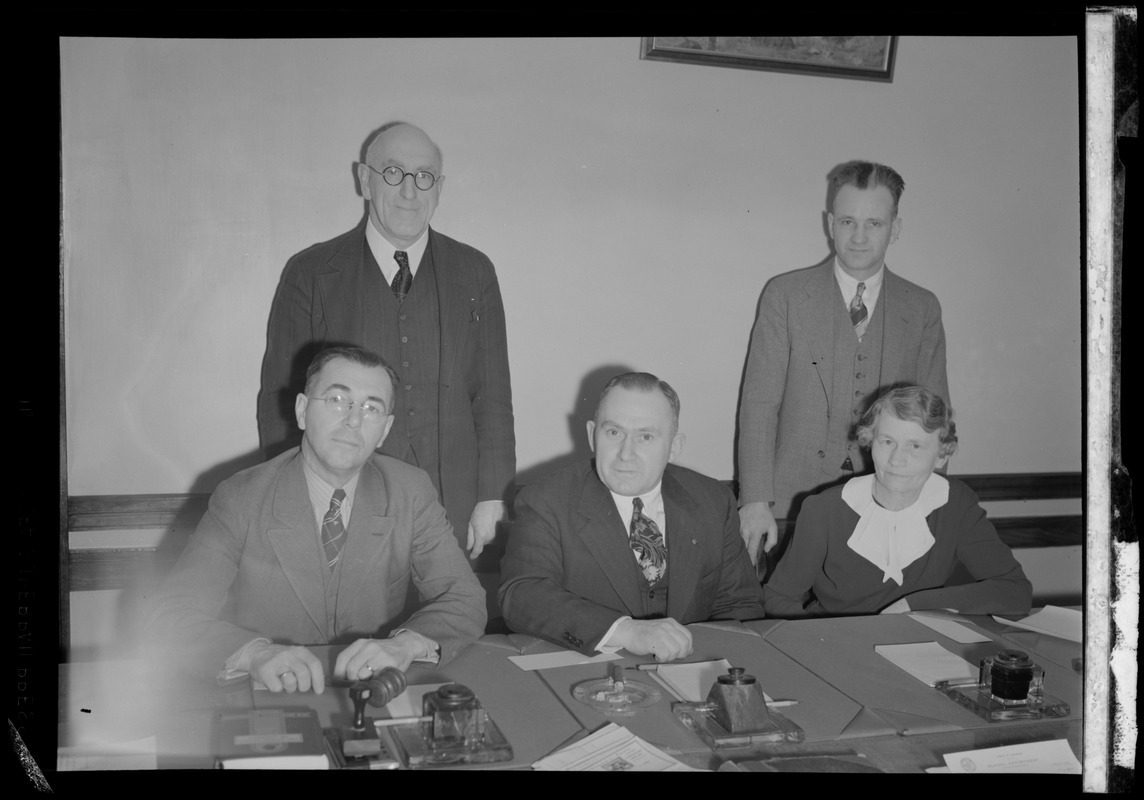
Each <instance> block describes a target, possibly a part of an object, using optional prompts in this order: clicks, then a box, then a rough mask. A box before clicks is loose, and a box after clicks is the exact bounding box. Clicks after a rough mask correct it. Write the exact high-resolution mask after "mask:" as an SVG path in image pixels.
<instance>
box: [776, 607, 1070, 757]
mask: <svg viewBox="0 0 1144 800" xmlns="http://www.w3.org/2000/svg"><path fill="white" fill-rule="evenodd" d="M962 621H963V622H964V623H965V624H970V623H968V622H966V621H964V620H962ZM767 622H768V623H770V624H769V625H768V626H767V629H766V630H765V631H764V633H763V637H764V638H765V639H766V641H767V642H769V643H770V644H772V645H774V646H775V647H776V648H778V649H779V650H780V651H782V652H783V653H785V654H786V655H788V656H789V657H790V658H792V659H794V661H796V662H798V664H800V665H801V666H802V667H804V668H805V669H806V670H807V671H809V672H811V673H812V674H814V675H815V676H817V677H818V678H819V679H821V680H823V681H825V682H826V683H828V684H830V685H831V686H833V687H835V688H836V689H838V690H839V691H841V692H842V693H843V694H844V695H846V696H847V697H848V698H850V699H852V700H854V701H855V702H857V703H858V704H860V705H861V706H863V707H864V708H865V709H866V710H867V711H868V712H870V713H872V714H874V715H876V716H877V717H878V718H880V719H882V720H885V722H887V723H888V724H890V725H892V726H893V728H894V729H895V730H896V731H897V732H898V733H900V734H903V735H909V734H923V733H937V732H941V731H952V730H959V729H963V728H979V727H985V726H988V725H990V724H991V723H989V722H986V721H985V720H983V719H981V718H980V717H978V716H977V715H975V714H973V713H972V712H971V711H969V710H967V709H964V708H962V707H961V706H959V705H957V704H956V703H954V702H953V701H951V700H950V699H949V698H947V697H945V696H944V695H942V694H941V693H939V692H937V691H936V690H934V689H933V688H931V687H929V686H926V685H925V684H923V683H922V682H921V681H919V680H917V679H916V678H914V677H913V676H911V675H909V674H908V673H906V672H905V671H903V670H901V669H899V668H898V667H896V666H894V665H893V664H892V663H890V662H889V661H887V660H886V659H885V658H883V657H882V656H880V655H878V654H877V653H876V652H874V646H875V645H879V644H904V643H909V642H932V641H936V642H938V643H939V644H941V645H942V646H943V647H945V648H946V649H947V650H949V651H950V652H952V653H954V654H956V655H958V656H960V657H961V658H963V659H965V660H966V661H968V662H969V663H971V664H978V663H979V662H980V660H981V659H982V658H983V657H985V656H988V655H994V654H996V653H997V651H998V650H1000V649H1004V648H1007V647H1011V646H1012V643H1010V642H1008V641H1006V640H1005V639H1003V638H1001V637H998V636H996V635H994V634H991V633H990V632H988V631H984V630H982V629H981V628H977V627H976V626H974V627H975V629H977V630H982V632H983V633H985V635H988V636H990V637H991V638H990V641H988V642H981V643H973V644H960V643H958V642H955V641H954V640H952V639H950V638H947V637H945V636H943V635H942V634H939V633H937V632H936V631H934V630H932V629H930V628H927V627H926V626H924V625H922V624H920V623H918V622H916V621H915V620H913V619H910V618H909V617H908V616H907V615H904V614H892V615H880V616H870V617H835V618H829V619H806V620H789V621H787V622H785V623H782V624H774V622H775V621H773V620H768V621H767ZM1042 666H1043V667H1044V668H1045V674H1046V687H1047V690H1048V691H1049V692H1050V693H1051V694H1055V695H1056V696H1058V697H1061V698H1062V699H1065V700H1066V701H1069V702H1070V704H1071V700H1070V698H1069V695H1068V694H1066V693H1065V690H1067V689H1070V688H1071V685H1072V684H1079V676H1077V675H1075V673H1074V674H1073V676H1072V678H1071V679H1070V678H1069V676H1068V675H1067V674H1065V673H1066V671H1065V670H1063V669H1062V668H1061V667H1060V666H1059V665H1056V664H1053V663H1051V662H1047V661H1046V662H1045V663H1044V664H1042ZM1054 687H1056V688H1055V689H1054ZM1076 713H1077V710H1076V707H1074V715H1076ZM1033 724H1037V723H1033Z"/></svg>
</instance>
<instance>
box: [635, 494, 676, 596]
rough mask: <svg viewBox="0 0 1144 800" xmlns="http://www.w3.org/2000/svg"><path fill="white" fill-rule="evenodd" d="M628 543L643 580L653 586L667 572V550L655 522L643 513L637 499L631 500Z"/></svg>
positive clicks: (640, 502)
mask: <svg viewBox="0 0 1144 800" xmlns="http://www.w3.org/2000/svg"><path fill="white" fill-rule="evenodd" d="M629 534H630V536H629V539H628V543H629V544H631V546H632V552H633V553H635V555H636V561H637V562H639V565H640V569H642V570H643V574H644V578H646V579H647V582H648V583H649V584H654V583H655V582H656V581H658V580H659V579H660V578H662V577H663V573H664V572H666V571H667V548H666V547H665V546H664V542H663V534H662V533H661V532H660V530H659V526H658V525H656V524H655V520H653V519H651V518H650V517H648V516H647V515H645V514H644V513H643V500H640V499H639V498H638V497H636V498H634V499H633V500H632V524H631V526H630V527H629Z"/></svg>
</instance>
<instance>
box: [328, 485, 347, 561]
mask: <svg viewBox="0 0 1144 800" xmlns="http://www.w3.org/2000/svg"><path fill="white" fill-rule="evenodd" d="M345 497H346V493H345V491H344V490H342V489H338V490H336V491H335V492H334V496H333V497H331V498H330V510H329V511H327V512H326V516H325V517H324V518H323V519H322V549H324V550H325V551H326V566H327V567H329V568H330V569H331V570H333V568H334V565H335V564H337V563H338V559H339V558H341V556H342V545H344V544H345V543H346V526H345V525H344V524H343V523H342V500H344V499H345Z"/></svg>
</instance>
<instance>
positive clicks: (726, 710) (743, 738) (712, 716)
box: [671, 667, 805, 749]
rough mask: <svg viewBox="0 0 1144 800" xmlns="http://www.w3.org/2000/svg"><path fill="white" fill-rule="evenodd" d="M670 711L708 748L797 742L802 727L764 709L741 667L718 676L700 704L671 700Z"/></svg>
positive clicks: (754, 685)
mask: <svg viewBox="0 0 1144 800" xmlns="http://www.w3.org/2000/svg"><path fill="white" fill-rule="evenodd" d="M671 712H672V713H673V714H674V715H675V716H676V718H677V719H678V720H679V721H680V722H682V723H683V724H684V725H685V726H687V728H688V730H690V731H692V732H693V733H694V734H695V735H696V736H698V737H699V738H700V739H702V740H703V741H704V742H705V743H706V744H707V746H708V747H710V748H712V749H722V748H734V747H745V746H752V745H757V744H768V743H773V742H801V741H803V740H804V739H805V734H804V733H803V730H802V728H800V727H799V726H798V725H796V724H795V723H793V722H791V721H790V720H789V719H787V718H786V717H784V716H783V715H782V714H780V713H779V712H777V711H771V710H770V709H768V708H767V701H766V697H765V695H764V694H763V689H762V687H761V686H760V685H759V683H758V681H757V680H755V677H754V676H753V675H748V674H747V673H746V670H745V669H743V668H742V667H731V668H730V669H729V670H727V674H726V675H720V676H719V677H718V678H717V679H716V681H715V683H714V684H713V685H712V686H711V690H710V691H709V692H708V693H707V699H706V700H705V701H704V702H702V703H675V704H673V705H672V707H671Z"/></svg>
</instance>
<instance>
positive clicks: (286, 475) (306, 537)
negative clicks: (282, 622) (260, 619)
mask: <svg viewBox="0 0 1144 800" xmlns="http://www.w3.org/2000/svg"><path fill="white" fill-rule="evenodd" d="M273 517H274V518H273V520H272V521H271V522H270V524H269V525H268V527H267V529H266V538H267V539H268V540H269V542H270V546H271V547H272V548H273V549H274V555H275V556H277V557H278V563H279V564H281V566H282V571H283V573H285V575H286V580H287V581H289V582H290V586H291V588H292V589H293V590H294V594H296V595H297V596H298V600H299V602H301V604H302V607H303V608H305V609H306V614H307V615H309V617H310V619H311V620H312V621H313V623H314V625H315V626H316V627H317V629H318V630H319V631H323V632H324V631H325V630H326V596H325V593H324V591H323V577H324V576H323V574H322V570H323V569H325V563H324V561H323V558H322V553H321V546H320V544H319V542H318V534H317V530H316V528H315V521H314V511H313V508H312V507H311V505H310V492H309V490H308V489H307V488H306V476H305V475H304V474H303V473H302V455H301V453H300V452H299V453H298V455H297V456H295V457H294V458H293V459H292V460H291V461H290V462H289V463H288V464H287V465H286V466H285V467H284V468H283V470H282V473H281V475H280V476H279V478H278V485H277V486H276V487H275V489H274V502H273Z"/></svg>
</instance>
